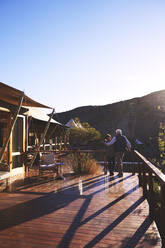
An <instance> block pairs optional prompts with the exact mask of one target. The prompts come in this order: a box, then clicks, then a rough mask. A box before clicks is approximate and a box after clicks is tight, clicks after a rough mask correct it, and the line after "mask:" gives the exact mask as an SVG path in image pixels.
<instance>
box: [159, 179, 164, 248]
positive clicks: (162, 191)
mask: <svg viewBox="0 0 165 248" xmlns="http://www.w3.org/2000/svg"><path fill="white" fill-rule="evenodd" d="M160 199H161V209H160V225H161V232H162V233H161V238H162V247H165V229H164V223H165V184H164V183H161V197H160Z"/></svg>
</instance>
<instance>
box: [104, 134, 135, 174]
mask: <svg viewBox="0 0 165 248" xmlns="http://www.w3.org/2000/svg"><path fill="white" fill-rule="evenodd" d="M115 132H116V135H115V136H114V137H113V138H112V136H111V135H110V134H106V136H105V140H104V144H105V146H106V156H107V162H108V170H109V172H110V176H113V175H114V167H115V164H116V166H117V170H118V176H119V177H122V176H123V157H124V153H125V151H126V150H127V151H130V150H131V143H130V141H129V140H128V139H127V137H126V136H124V135H123V134H122V130H121V129H117V130H116V131H115Z"/></svg>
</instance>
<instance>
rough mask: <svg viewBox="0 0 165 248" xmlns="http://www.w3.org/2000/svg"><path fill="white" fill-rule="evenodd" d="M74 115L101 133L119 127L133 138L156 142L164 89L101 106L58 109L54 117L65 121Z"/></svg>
mask: <svg viewBox="0 0 165 248" xmlns="http://www.w3.org/2000/svg"><path fill="white" fill-rule="evenodd" d="M74 117H79V118H80V121H81V122H88V123H89V124H90V125H91V126H93V127H95V128H96V129H97V130H99V131H100V132H101V133H102V134H103V135H104V134H105V133H107V132H110V133H111V134H114V131H115V129H116V128H121V129H122V130H123V133H124V134H125V135H127V136H128V137H129V138H130V139H132V140H135V139H139V140H141V141H143V142H149V141H151V140H152V141H153V142H154V143H155V141H154V140H155V139H156V140H157V137H158V132H159V127H160V123H161V122H162V123H163V124H164V125H165V90H161V91H157V92H153V93H151V94H149V95H146V96H143V97H138V98H133V99H130V100H126V101H121V102H116V103H113V104H107V105H104V106H84V107H79V108H76V109H73V110H70V111H66V112H62V113H58V114H57V115H56V116H55V119H56V120H58V121H60V122H62V123H64V124H65V123H67V122H68V121H69V120H70V119H71V118H74Z"/></svg>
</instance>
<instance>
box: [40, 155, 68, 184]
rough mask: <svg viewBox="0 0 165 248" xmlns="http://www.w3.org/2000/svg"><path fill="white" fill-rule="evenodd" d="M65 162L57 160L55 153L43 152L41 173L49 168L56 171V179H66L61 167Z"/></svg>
mask: <svg viewBox="0 0 165 248" xmlns="http://www.w3.org/2000/svg"><path fill="white" fill-rule="evenodd" d="M63 164H64V163H63V162H61V161H60V162H57V161H56V159H55V155H54V153H46V154H43V155H42V156H41V160H40V166H39V174H41V173H42V172H44V171H47V170H48V171H53V172H54V173H56V178H55V179H64V177H63V175H62V169H61V165H63Z"/></svg>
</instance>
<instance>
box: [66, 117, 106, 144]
mask: <svg viewBox="0 0 165 248" xmlns="http://www.w3.org/2000/svg"><path fill="white" fill-rule="evenodd" d="M79 123H80V122H79ZM80 124H81V123H80ZM81 126H82V128H70V129H69V140H70V144H71V145H88V144H91V143H95V142H99V141H100V139H101V133H100V132H99V131H97V130H96V129H95V128H93V127H91V126H90V125H89V123H88V122H84V123H82V124H81Z"/></svg>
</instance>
